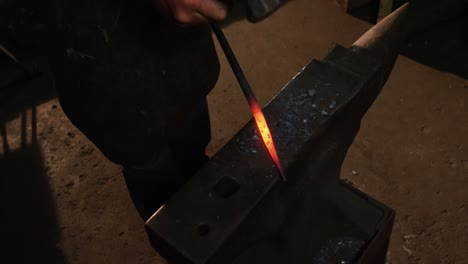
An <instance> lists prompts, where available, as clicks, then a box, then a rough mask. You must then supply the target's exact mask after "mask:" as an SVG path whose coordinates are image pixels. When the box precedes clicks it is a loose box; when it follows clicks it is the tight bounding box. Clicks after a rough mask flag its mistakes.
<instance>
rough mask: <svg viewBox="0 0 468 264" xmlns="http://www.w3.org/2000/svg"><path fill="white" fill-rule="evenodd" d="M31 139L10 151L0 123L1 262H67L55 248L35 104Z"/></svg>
mask: <svg viewBox="0 0 468 264" xmlns="http://www.w3.org/2000/svg"><path fill="white" fill-rule="evenodd" d="M31 110H32V111H31V112H32V133H31V137H32V143H29V144H26V143H25V141H23V142H22V147H21V148H20V149H19V150H15V151H11V150H10V149H9V147H8V145H7V144H5V142H7V138H8V135H7V134H6V129H5V126H4V125H3V124H1V125H0V126H1V132H2V133H1V137H2V141H3V143H4V144H3V148H4V149H3V153H4V156H3V157H0V174H1V177H0V200H1V201H2V208H1V212H2V216H3V217H2V218H1V220H0V223H1V224H0V230H1V232H0V233H1V238H0V240H1V242H0V244H1V245H2V252H3V253H2V261H5V262H4V263H57V264H62V263H67V261H66V259H65V258H64V256H63V255H62V253H61V250H60V249H59V248H57V245H58V242H59V238H60V228H59V223H58V219H57V215H56V210H55V202H54V198H53V197H52V192H51V188H50V186H49V183H48V178H47V174H46V171H45V168H44V161H43V157H42V154H41V149H40V147H39V145H38V143H37V141H36V128H35V127H36V118H35V115H36V113H35V107H34V106H33V107H32V109H31ZM22 120H24V121H23V122H21V123H22V131H23V132H22V140H26V138H25V135H26V132H25V130H26V118H25V117H24V116H22Z"/></svg>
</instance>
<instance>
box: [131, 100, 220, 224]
mask: <svg viewBox="0 0 468 264" xmlns="http://www.w3.org/2000/svg"><path fill="white" fill-rule="evenodd" d="M210 139H211V128H210V119H209V114H208V104H207V102H206V100H204V101H203V102H202V104H201V105H200V107H199V108H198V109H197V110H196V111H194V112H193V114H192V115H191V116H190V118H189V119H188V121H187V122H186V123H185V124H184V125H183V127H182V128H181V129H180V130H179V131H178V132H177V134H176V136H175V137H174V138H173V139H172V140H171V141H169V142H168V144H167V145H166V146H165V147H164V148H163V149H162V151H161V152H160V153H157V154H156V155H155V156H154V157H152V158H149V159H148V160H147V161H144V162H143V163H142V164H141V165H139V166H124V167H123V174H124V177H125V181H126V183H127V188H128V191H129V193H130V196H131V197H132V200H133V203H134V204H135V207H136V208H137V210H138V212H139V213H140V215H141V217H142V218H143V219H144V220H146V219H148V218H149V217H151V215H153V214H154V213H155V212H156V211H157V210H158V209H159V207H160V206H161V205H163V204H164V203H165V202H166V201H167V200H168V199H169V198H170V196H171V195H172V194H174V193H175V192H176V191H177V190H178V189H179V188H180V187H181V186H182V185H183V184H184V183H185V182H186V181H187V180H188V179H189V178H190V177H191V176H192V175H194V174H195V173H196V172H197V171H198V169H199V168H200V167H201V166H202V165H203V164H204V163H206V162H207V161H208V157H207V156H206V154H205V149H206V146H207V145H208V143H209V142H210Z"/></svg>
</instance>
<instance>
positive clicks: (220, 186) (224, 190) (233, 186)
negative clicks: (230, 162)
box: [213, 176, 240, 199]
mask: <svg viewBox="0 0 468 264" xmlns="http://www.w3.org/2000/svg"><path fill="white" fill-rule="evenodd" d="M239 189H240V184H239V183H238V182H237V181H236V179H234V178H232V177H228V176H225V177H223V178H222V179H221V180H219V181H218V182H217V183H216V184H215V185H214V187H213V191H214V192H215V193H216V194H217V195H219V196H221V197H223V198H226V199H228V198H230V197H232V196H233V195H234V194H236V193H237V192H238V191H239Z"/></svg>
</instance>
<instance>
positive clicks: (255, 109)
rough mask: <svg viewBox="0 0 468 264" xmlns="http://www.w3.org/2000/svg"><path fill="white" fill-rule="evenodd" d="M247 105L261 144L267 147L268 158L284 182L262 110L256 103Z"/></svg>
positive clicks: (284, 178)
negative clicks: (261, 141) (261, 140)
mask: <svg viewBox="0 0 468 264" xmlns="http://www.w3.org/2000/svg"><path fill="white" fill-rule="evenodd" d="M249 104H250V109H251V110H252V113H253V116H254V119H255V123H256V124H257V127H258V130H259V131H260V135H261V136H262V139H263V143H264V144H265V146H266V147H267V149H268V153H270V156H271V158H272V159H273V162H274V163H275V165H276V167H277V168H278V170H279V172H280V174H281V177H283V180H285V181H286V177H285V176H284V173H283V169H282V168H281V163H280V160H279V157H278V153H277V152H276V147H275V143H274V142H273V137H272V136H271V133H270V129H269V128H268V124H267V122H266V119H265V116H264V115H263V112H262V109H261V108H260V106H259V105H258V102H257V101H253V102H249Z"/></svg>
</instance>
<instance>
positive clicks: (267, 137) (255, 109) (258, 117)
mask: <svg viewBox="0 0 468 264" xmlns="http://www.w3.org/2000/svg"><path fill="white" fill-rule="evenodd" d="M211 27H212V28H213V32H214V33H215V35H216V37H218V40H219V44H220V45H221V47H222V48H223V51H224V54H225V55H226V58H227V60H228V61H229V64H230V65H231V68H232V71H233V72H234V75H236V78H237V80H238V81H239V85H240V87H241V89H242V92H243V93H244V95H245V98H246V99H247V101H248V102H249V105H250V110H252V114H253V116H254V119H255V123H256V124H257V127H258V130H259V131H260V135H261V136H262V140H263V143H264V144H265V146H266V147H267V149H268V153H270V156H271V159H272V160H273V162H274V163H275V165H276V167H277V168H278V171H279V172H280V174H281V177H282V178H283V180H284V181H286V177H285V176H284V173H283V169H282V168H281V164H280V160H279V158H278V153H277V152H276V147H275V143H274V142H273V137H272V136H271V133H270V129H269V128H268V124H267V122H266V119H265V116H264V115H263V112H262V109H261V108H260V105H259V104H258V101H257V99H256V98H255V95H254V92H253V91H252V88H251V87H250V85H249V82H248V81H247V78H245V74H244V72H243V71H242V68H241V67H240V65H239V62H237V59H236V56H235V55H234V52H233V51H232V49H231V46H230V45H229V43H228V41H227V39H226V37H225V36H224V33H223V31H222V30H221V27H220V26H219V25H218V23H216V22H213V23H211Z"/></svg>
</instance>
